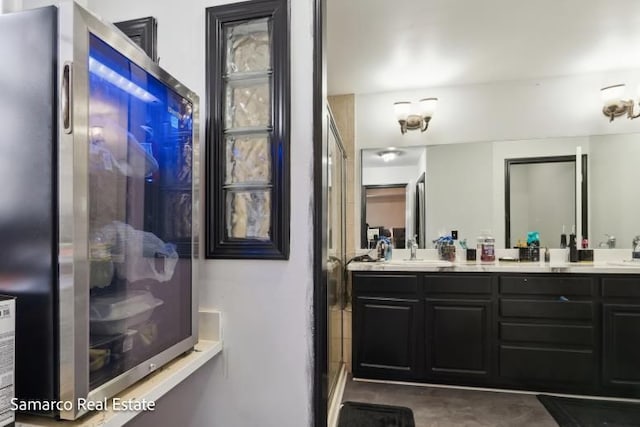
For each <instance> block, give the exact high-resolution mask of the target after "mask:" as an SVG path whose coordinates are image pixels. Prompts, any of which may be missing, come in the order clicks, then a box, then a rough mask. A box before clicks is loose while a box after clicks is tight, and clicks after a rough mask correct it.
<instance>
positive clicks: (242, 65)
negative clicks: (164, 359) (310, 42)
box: [205, 0, 289, 259]
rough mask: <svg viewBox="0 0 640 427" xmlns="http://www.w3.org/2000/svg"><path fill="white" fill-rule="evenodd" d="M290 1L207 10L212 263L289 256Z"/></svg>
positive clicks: (209, 240) (208, 242)
mask: <svg viewBox="0 0 640 427" xmlns="http://www.w3.org/2000/svg"><path fill="white" fill-rule="evenodd" d="M288 19H289V18H288V13H287V2H286V0H275V1H271V0H268V1H250V2H244V3H234V4H229V5H223V6H216V7H211V8H208V9H207V34H208V39H207V88H208V93H207V98H208V99H207V107H208V111H207V123H208V126H207V134H206V138H207V141H206V148H207V165H206V175H207V177H206V179H207V193H206V197H207V203H206V221H205V223H206V225H207V229H206V248H205V253H206V254H205V255H206V257H207V258H270V259H286V258H288V256H289V232H288V229H289V224H288V222H289V176H288V170H289V139H288V136H289V22H288Z"/></svg>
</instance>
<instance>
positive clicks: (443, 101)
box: [356, 70, 640, 148]
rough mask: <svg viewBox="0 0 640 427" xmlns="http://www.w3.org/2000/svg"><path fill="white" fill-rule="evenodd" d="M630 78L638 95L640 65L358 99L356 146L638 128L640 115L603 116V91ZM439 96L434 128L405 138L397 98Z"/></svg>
mask: <svg viewBox="0 0 640 427" xmlns="http://www.w3.org/2000/svg"><path fill="white" fill-rule="evenodd" d="M615 82H617V83H626V84H627V88H628V90H629V91H630V92H629V96H630V97H635V96H636V94H635V92H634V90H635V87H636V85H637V84H638V83H640V73H639V72H638V70H625V71H614V72H608V73H598V74H582V75H577V76H569V77H556V78H547V79H538V80H516V81H508V82H497V83H490V84H477V85H463V86H450V87H434V88H423V89H415V90H411V91H402V92H384V93H375V94H364V95H357V96H356V106H357V109H356V145H357V146H358V148H367V147H376V148H382V147H387V146H400V147H402V146H406V145H425V144H450V143H459V142H477V141H503V140H518V139H537V138H549V137H567V136H584V135H602V134H610V133H629V132H637V131H639V130H640V123H638V120H635V121H632V120H626V119H617V120H616V121H614V122H613V123H609V121H608V120H607V119H606V118H605V117H604V115H603V114H602V100H601V95H600V89H601V88H602V87H604V86H607V85H608V84H614V83H615ZM431 96H435V97H438V98H439V103H438V108H437V110H436V112H435V115H434V117H433V119H432V121H431V122H430V124H429V129H428V130H427V131H426V132H424V133H421V132H419V131H409V132H407V134H405V135H401V133H400V129H399V125H398V123H397V122H396V120H395V115H394V112H393V103H394V102H396V101H403V100H404V101H417V100H419V99H421V98H425V97H431Z"/></svg>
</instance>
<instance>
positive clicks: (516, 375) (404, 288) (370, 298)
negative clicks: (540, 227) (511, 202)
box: [353, 272, 640, 398]
mask: <svg viewBox="0 0 640 427" xmlns="http://www.w3.org/2000/svg"><path fill="white" fill-rule="evenodd" d="M353 278H354V281H353V315H354V318H353V374H354V376H355V377H361V378H377V379H388V380H414V381H422V382H433V383H443V384H456V385H469V386H485V387H487V386H489V387H498V388H513V389H525V390H533V391H540V392H545V391H546V392H561V393H575V394H595V395H609V396H626V397H635V398H640V276H622V275H605V274H602V275H596V274H585V275H577V274H564V275H561V274H543V273H535V274H502V273H478V274H475V273H474V274H472V273H444V272H442V273H404V272H403V273H390V272H389V273H388V272H384V273H377V272H376V273H374V272H356V273H354V275H353Z"/></svg>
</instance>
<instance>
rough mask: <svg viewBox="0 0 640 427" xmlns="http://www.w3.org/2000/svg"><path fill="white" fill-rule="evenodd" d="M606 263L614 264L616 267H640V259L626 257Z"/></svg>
mask: <svg viewBox="0 0 640 427" xmlns="http://www.w3.org/2000/svg"><path fill="white" fill-rule="evenodd" d="M607 264H608V265H615V266H616V267H631V268H640V259H638V260H635V259H633V260H632V259H627V260H623V261H608V262H607Z"/></svg>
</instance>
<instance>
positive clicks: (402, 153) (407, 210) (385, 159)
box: [360, 146, 426, 249]
mask: <svg viewBox="0 0 640 427" xmlns="http://www.w3.org/2000/svg"><path fill="white" fill-rule="evenodd" d="M360 154H361V168H360V182H361V190H360V195H361V205H360V213H361V221H360V247H361V248H371V247H372V246H375V242H376V241H377V239H378V237H379V236H380V235H385V234H383V233H386V234H388V235H390V237H391V239H392V241H393V244H394V247H396V248H400V249H402V248H405V247H406V242H407V239H409V238H411V237H413V235H414V234H415V233H416V225H415V215H414V210H415V209H416V206H417V205H416V190H415V189H416V184H417V182H418V180H419V178H420V177H421V176H422V175H424V173H425V159H426V148H425V147H424V146H419V147H387V148H376V149H364V150H362V151H361V153H360ZM423 182H424V178H423ZM423 185H424V184H423ZM423 199H424V196H423ZM422 230H424V226H423V228H422ZM422 240H424V239H422Z"/></svg>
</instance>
